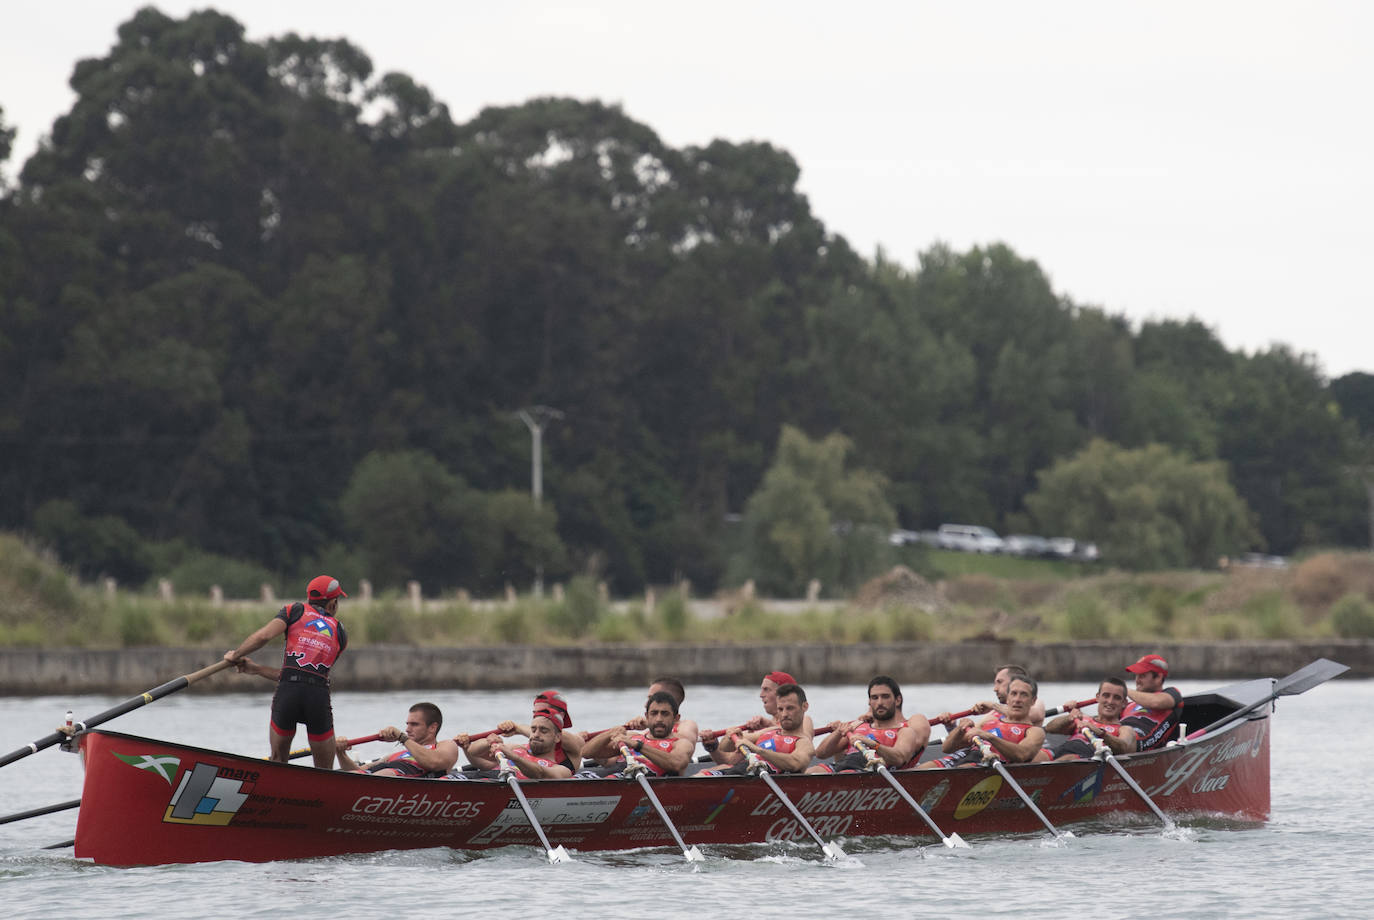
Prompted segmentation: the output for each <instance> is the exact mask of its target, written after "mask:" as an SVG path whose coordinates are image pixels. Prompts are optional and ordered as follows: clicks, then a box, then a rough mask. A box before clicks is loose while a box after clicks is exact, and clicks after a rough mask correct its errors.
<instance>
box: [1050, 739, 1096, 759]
mask: <svg viewBox="0 0 1374 920" xmlns="http://www.w3.org/2000/svg"><path fill="white" fill-rule="evenodd" d="M1052 753H1053V754H1054V759H1055V760H1058V759H1059V758H1061V757H1063V756H1064V755H1065V754H1077V755H1078V756H1079V757H1082V758H1083V759H1084V760H1091V759H1092V758H1093V757H1095V756H1096V755H1097V752H1096V751H1094V750H1093V746H1092V745H1091V744H1089V743H1088V742H1086V741H1084V740H1083V739H1082V738H1070V739H1069V740H1068V741H1065V742H1064V743H1063V744H1061V745H1059V747H1057V748H1055V749H1054V751H1053V752H1052Z"/></svg>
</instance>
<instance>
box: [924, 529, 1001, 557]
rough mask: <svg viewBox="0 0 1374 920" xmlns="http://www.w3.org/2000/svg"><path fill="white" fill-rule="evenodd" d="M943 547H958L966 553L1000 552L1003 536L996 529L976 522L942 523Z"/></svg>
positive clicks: (941, 539) (941, 536)
mask: <svg viewBox="0 0 1374 920" xmlns="http://www.w3.org/2000/svg"><path fill="white" fill-rule="evenodd" d="M938 533H939V540H940V548H941V549H957V550H961V551H963V552H966V553H1000V552H1001V551H1002V538H1001V537H999V536H997V533H996V531H994V530H992V529H990V528H987V527H979V526H978V525H976V524H941V525H940V530H939V531H938Z"/></svg>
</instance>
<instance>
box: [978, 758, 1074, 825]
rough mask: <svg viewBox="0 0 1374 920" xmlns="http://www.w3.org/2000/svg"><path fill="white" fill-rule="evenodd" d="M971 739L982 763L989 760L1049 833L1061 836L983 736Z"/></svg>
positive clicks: (985, 763)
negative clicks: (978, 751) (1012, 776)
mask: <svg viewBox="0 0 1374 920" xmlns="http://www.w3.org/2000/svg"><path fill="white" fill-rule="evenodd" d="M973 740H974V742H975V743H976V744H977V745H978V750H980V751H982V752H983V764H984V765H985V766H986V765H987V764H988V763H989V762H991V764H992V768H993V769H994V770H996V771H997V772H998V774H999V775H1000V776H1001V777H1002V779H1003V781H1005V782H1006V784H1007V785H1008V786H1010V787H1011V788H1012V791H1013V792H1015V793H1016V794H1017V795H1019V796H1020V797H1021V801H1022V802H1025V803H1026V807H1027V808H1029V809H1030V810H1031V811H1032V812H1034V813H1035V816H1036V817H1037V818H1039V819H1040V823H1041V824H1043V825H1045V827H1046V828H1047V829H1048V830H1049V832H1050V835H1051V836H1053V837H1054V838H1055V839H1056V840H1058V839H1059V838H1060V837H1062V836H1063V834H1061V833H1059V831H1058V830H1057V829H1056V828H1055V826H1054V825H1053V824H1051V823H1050V819H1049V818H1046V817H1045V813H1044V812H1043V811H1041V810H1040V809H1039V808H1037V807H1036V805H1035V802H1033V801H1031V797H1030V796H1028V795H1026V790H1024V789H1022V788H1021V784H1020V783H1018V782H1017V781H1016V780H1014V779H1012V778H1011V773H1010V772H1008V771H1007V766H1006V764H1004V763H1002V761H1001V760H1000V759H998V757H997V755H996V754H994V753H993V752H992V745H990V744H988V743H987V741H986V740H984V739H983V738H975V739H973Z"/></svg>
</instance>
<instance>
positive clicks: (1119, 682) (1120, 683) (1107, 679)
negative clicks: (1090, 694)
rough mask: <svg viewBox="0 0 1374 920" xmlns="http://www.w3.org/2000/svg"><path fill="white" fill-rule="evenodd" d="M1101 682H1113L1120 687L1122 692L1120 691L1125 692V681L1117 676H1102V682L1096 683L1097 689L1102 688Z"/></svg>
mask: <svg viewBox="0 0 1374 920" xmlns="http://www.w3.org/2000/svg"><path fill="white" fill-rule="evenodd" d="M1102 684H1115V685H1116V686H1118V687H1120V688H1121V692H1122V693H1125V692H1126V682H1125V681H1124V680H1122V679H1121V678H1119V677H1104V678H1102V683H1101V684H1098V685H1097V689H1099V690H1101V689H1102Z"/></svg>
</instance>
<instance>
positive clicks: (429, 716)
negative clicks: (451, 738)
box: [410, 703, 444, 731]
mask: <svg viewBox="0 0 1374 920" xmlns="http://www.w3.org/2000/svg"><path fill="white" fill-rule="evenodd" d="M410 711H411V712H418V713H419V714H420V718H422V719H424V720H425V724H426V725H433V726H435V729H434V730H435V731H438V730H439V729H441V728H443V727H444V714H443V713H442V712H440V711H439V707H438V706H435V705H434V704H433V703H416V704H415V705H414V706H411V707H410Z"/></svg>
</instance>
